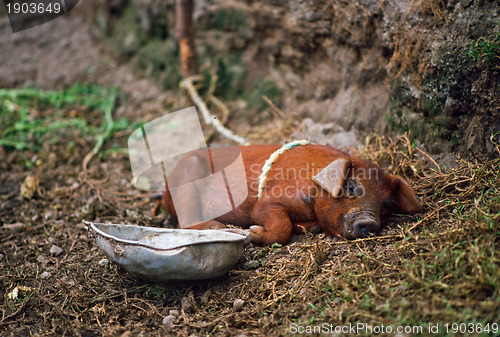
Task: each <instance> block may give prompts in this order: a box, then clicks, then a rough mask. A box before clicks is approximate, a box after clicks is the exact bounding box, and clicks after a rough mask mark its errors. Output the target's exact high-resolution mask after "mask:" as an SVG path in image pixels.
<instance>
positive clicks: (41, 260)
mask: <svg viewBox="0 0 500 337" xmlns="http://www.w3.org/2000/svg"><path fill="white" fill-rule="evenodd" d="M36 261H37V262H39V263H41V264H42V268H45V266H46V265H47V263H49V262H50V260H49V259H47V258H46V257H45V256H43V255H38V257H37V258H36Z"/></svg>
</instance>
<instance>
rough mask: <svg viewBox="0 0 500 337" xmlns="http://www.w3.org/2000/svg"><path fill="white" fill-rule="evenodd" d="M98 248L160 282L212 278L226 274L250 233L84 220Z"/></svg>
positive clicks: (124, 264) (135, 272)
mask: <svg viewBox="0 0 500 337" xmlns="http://www.w3.org/2000/svg"><path fill="white" fill-rule="evenodd" d="M85 224H87V225H89V226H90V228H91V229H92V231H93V232H94V233H95V240H96V242H97V245H98V246H99V248H101V250H102V251H103V252H104V253H105V254H106V256H107V257H108V258H109V259H110V260H111V261H114V262H116V263H117V264H119V265H120V266H122V267H123V268H125V269H126V270H127V271H129V272H130V273H132V274H134V275H136V276H139V277H143V278H149V279H153V280H158V281H167V280H197V279H210V278H215V277H219V276H221V275H224V274H226V273H227V272H228V271H229V270H230V269H231V268H232V267H234V265H236V263H237V262H238V260H239V258H240V257H241V255H242V253H243V248H244V245H245V243H248V242H249V241H250V234H249V233H248V232H246V231H244V230H239V229H223V230H189V229H166V228H151V227H141V226H134V225H115V224H103V223H91V222H88V221H85Z"/></svg>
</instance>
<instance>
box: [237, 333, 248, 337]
mask: <svg viewBox="0 0 500 337" xmlns="http://www.w3.org/2000/svg"><path fill="white" fill-rule="evenodd" d="M235 337H248V336H247V335H245V334H244V333H240V334H239V335H236V336H235Z"/></svg>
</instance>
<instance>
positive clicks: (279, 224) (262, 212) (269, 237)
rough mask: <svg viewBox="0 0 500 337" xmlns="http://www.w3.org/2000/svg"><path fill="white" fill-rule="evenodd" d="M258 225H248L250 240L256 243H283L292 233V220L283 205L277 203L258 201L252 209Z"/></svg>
mask: <svg viewBox="0 0 500 337" xmlns="http://www.w3.org/2000/svg"><path fill="white" fill-rule="evenodd" d="M252 215H253V216H252V217H253V220H254V222H255V223H256V224H258V225H259V226H252V227H250V232H251V233H252V242H253V243H255V244H257V245H271V244H273V243H280V244H285V243H287V242H288V240H290V236H291V235H292V220H291V219H290V216H289V215H288V212H287V211H286V209H285V207H283V206H282V205H280V204H277V203H265V202H264V203H260V204H259V205H258V206H257V207H256V208H255V209H254V211H253V214H252Z"/></svg>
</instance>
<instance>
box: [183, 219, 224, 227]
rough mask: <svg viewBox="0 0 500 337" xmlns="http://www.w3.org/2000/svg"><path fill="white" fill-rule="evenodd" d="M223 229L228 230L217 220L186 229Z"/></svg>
mask: <svg viewBox="0 0 500 337" xmlns="http://www.w3.org/2000/svg"><path fill="white" fill-rule="evenodd" d="M222 228H226V225H224V224H223V223H221V222H219V221H216V220H207V221H203V222H201V223H199V224H196V225H193V226H190V227H186V228H184V229H222Z"/></svg>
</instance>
